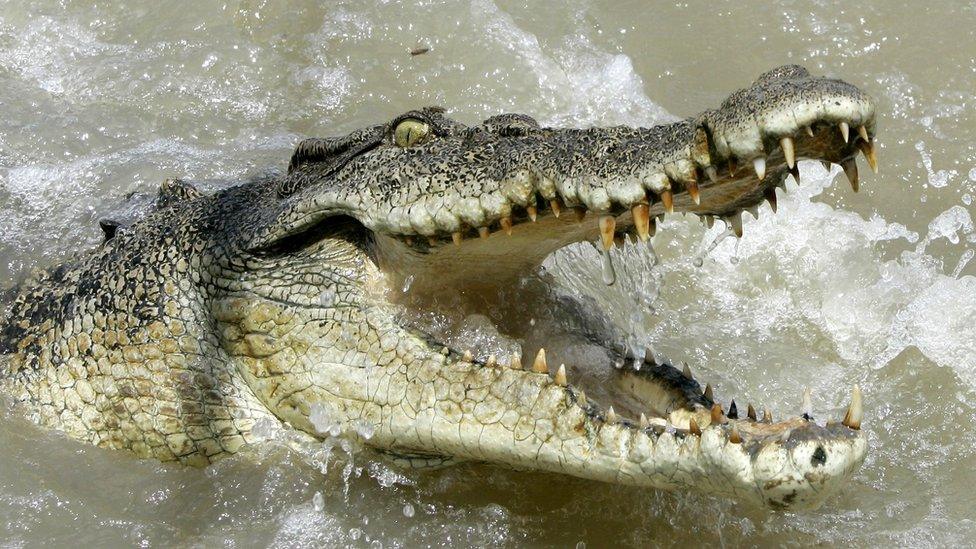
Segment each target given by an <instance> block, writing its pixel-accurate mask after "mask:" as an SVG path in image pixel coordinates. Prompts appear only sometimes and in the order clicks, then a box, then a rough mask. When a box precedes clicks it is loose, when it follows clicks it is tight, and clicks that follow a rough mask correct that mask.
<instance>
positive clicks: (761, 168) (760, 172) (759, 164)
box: [752, 156, 766, 181]
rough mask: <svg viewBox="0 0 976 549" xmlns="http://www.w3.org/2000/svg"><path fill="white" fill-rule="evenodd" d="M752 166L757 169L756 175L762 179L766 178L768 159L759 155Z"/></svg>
mask: <svg viewBox="0 0 976 549" xmlns="http://www.w3.org/2000/svg"><path fill="white" fill-rule="evenodd" d="M752 167H753V168H754V169H755V170H756V177H758V178H759V180H760V181H762V180H763V179H765V178H766V159H765V158H763V157H761V156H760V157H758V158H756V159H755V160H753V161H752Z"/></svg>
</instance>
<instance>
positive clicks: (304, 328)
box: [228, 66, 875, 508]
mask: <svg viewBox="0 0 976 549" xmlns="http://www.w3.org/2000/svg"><path fill="white" fill-rule="evenodd" d="M874 125H875V118H874V106H873V104H872V102H871V100H870V99H869V98H868V97H867V96H866V95H865V94H863V93H862V92H861V91H859V90H858V89H857V88H855V87H854V86H851V85H849V84H846V83H844V82H841V81H838V80H830V79H825V78H816V77H812V76H810V74H809V73H808V72H807V71H806V70H804V69H803V68H801V67H797V66H788V67H782V68H779V69H776V70H773V71H771V72H769V73H766V74H764V75H763V76H761V77H760V78H759V79H758V80H757V81H756V82H755V83H754V84H753V85H752V86H751V87H749V88H747V89H744V90H741V91H738V92H736V93H734V94H732V95H731V96H730V97H729V98H728V99H727V100H726V101H725V102H724V103H723V104H722V105H721V107H719V108H718V109H716V110H710V111H707V112H704V113H702V114H700V115H699V116H696V117H694V118H689V119H687V120H684V121H682V122H678V123H674V124H669V125H663V126H657V127H653V128H646V129H645V128H631V127H612V128H591V129H561V128H543V127H540V126H539V125H538V124H537V123H536V122H535V121H534V120H533V119H532V118H530V117H528V116H523V115H501V116H495V117H492V118H489V119H487V120H485V121H484V122H483V123H481V124H480V125H477V126H471V127H469V126H465V125H462V124H460V123H458V122H456V121H454V120H451V119H450V118H448V117H446V116H445V114H444V112H443V111H442V110H440V109H436V108H428V109H423V110H419V111H413V112H408V113H406V114H404V115H402V116H400V117H397V118H396V119H394V120H392V121H390V122H389V123H386V124H381V125H377V126H375V127H372V128H368V129H365V130H361V131H357V132H354V133H352V134H350V135H348V136H345V137H341V138H333V139H310V140H306V141H304V142H302V143H301V144H300V145H299V147H298V148H297V150H296V151H295V153H294V155H293V157H292V159H291V163H290V166H289V173H288V175H287V177H285V178H283V179H282V180H281V181H280V182H278V185H277V189H276V192H277V193H278V195H279V196H280V197H281V209H280V211H278V212H277V213H276V215H275V217H274V218H273V219H271V220H268V221H264V220H262V221H261V222H260V223H258V224H257V225H256V229H255V231H254V232H253V234H251V235H250V236H249V240H248V241H247V245H246V249H247V250H249V252H250V253H253V254H254V256H255V257H256V258H259V259H256V260H255V261H256V262H258V263H259V265H258V266H257V268H258V269H260V270H261V271H263V272H266V273H268V276H274V280H275V283H274V284H272V286H273V288H272V289H271V290H270V293H271V295H272V296H275V292H281V295H280V298H278V299H275V300H274V301H269V300H268V299H267V298H264V299H257V298H254V299H252V298H235V299H236V300H237V301H235V302H234V305H233V306H232V307H230V308H231V309H233V310H234V312H233V314H230V315H229V317H228V318H230V321H231V322H237V323H239V322H240V321H241V320H240V319H241V318H243V317H246V316H247V314H246V313H244V312H243V311H259V314H260V315H261V316H262V318H263V317H264V316H267V315H268V312H267V311H268V310H269V309H270V310H273V311H274V313H273V315H272V316H275V315H278V317H284V318H286V319H287V320H286V321H284V322H281V323H279V324H276V328H275V330H276V332H275V334H274V335H273V337H274V339H275V340H276V345H278V346H281V347H284V348H286V349H294V350H292V351H289V354H288V356H289V357H290V359H289V360H290V361H283V360H282V357H281V353H280V352H279V353H275V354H274V355H273V356H272V357H269V358H260V357H257V356H254V355H255V353H253V350H252V352H251V353H250V356H247V357H246V358H245V361H246V363H247V364H251V365H252V366H251V367H250V370H249V371H248V374H249V376H250V383H251V384H252V387H254V388H255V390H256V392H257V394H258V395H260V396H263V398H264V401H265V402H266V403H267V404H268V406H269V407H270V408H271V409H272V410H273V411H274V412H275V413H276V414H277V415H278V416H279V417H282V418H286V419H288V420H289V421H291V423H292V424H293V425H296V426H301V427H302V428H304V429H306V430H309V431H312V432H314V429H315V428H314V426H313V425H312V424H311V423H310V421H309V419H308V415H309V413H310V410H311V409H312V405H313V404H316V403H318V404H322V405H324V406H326V407H327V408H328V409H329V410H331V411H332V412H331V413H333V414H334V415H335V417H337V418H341V419H342V420H343V421H353V420H365V421H367V422H369V423H372V424H373V425H375V428H376V434H375V436H374V437H373V438H372V440H371V441H370V443H371V444H373V445H376V446H378V447H381V448H384V449H387V450H390V451H392V452H395V453H400V454H403V455H438V456H446V457H450V458H457V459H471V460H483V461H486V462H491V463H498V464H504V465H510V466H515V467H518V468H523V469H538V470H543V471H553V472H559V473H566V474H570V475H576V476H581V477H588V478H594V479H601V480H606V481H612V482H619V483H625V484H636V485H647V486H655V487H669V488H673V487H688V488H696V489H700V490H704V491H708V492H711V493H717V494H724V495H727V496H730V497H734V498H738V499H741V500H746V501H750V502H756V503H760V504H764V505H768V506H773V507H780V508H794V507H808V506H815V505H818V504H819V503H820V502H822V501H823V500H824V498H826V497H827V496H829V495H830V494H831V493H833V492H834V491H835V490H836V489H837V488H838V487H840V486H842V485H843V484H844V483H845V482H846V481H847V480H848V478H849V476H850V475H851V474H852V472H853V471H854V470H855V469H856V468H857V466H858V465H859V464H860V462H861V461H862V459H863V456H864V454H865V448H866V444H865V438H864V435H863V433H862V432H861V431H860V430H859V426H860V415H861V412H860V396H859V393H857V392H855V396H854V402H853V403H852V407H851V410H850V411H849V414H848V417H847V418H844V419H843V420H842V419H841V418H838V419H837V420H834V421H827V422H822V421H821V422H817V421H814V420H813V418H811V417H810V416H809V415H807V416H800V417H794V418H789V419H786V420H783V421H778V422H774V421H772V419H771V418H770V417H769V416H768V415H767V414H762V416H764V417H760V414H759V413H757V412H756V411H755V410H754V409H752V407H751V406H749V409H748V410H744V409H742V408H741V407H740V408H738V409H737V408H736V406H735V404H734V402H721V401H720V400H719V399H718V397H716V396H714V395H713V391H712V390H711V388H710V387H705V388H704V389H703V388H702V387H701V386H700V385H699V383H698V382H697V381H696V380H695V379H693V377H692V376H691V374H690V373H688V372H687V370H686V371H684V372H683V371H681V370H678V369H675V368H674V367H672V366H671V365H668V364H657V363H654V362H653V361H652V360H650V359H648V360H647V361H644V363H643V364H641V362H642V361H640V360H639V361H637V362H636V363H633V362H632V361H627V363H626V364H627V366H625V367H624V368H621V369H617V370H614V373H613V374H611V375H612V380H611V383H610V385H612V389H610V388H608V389H607V390H606V391H603V394H609V396H608V397H607V401H606V402H597V401H596V400H595V399H592V398H587V396H586V394H585V393H584V391H583V389H582V388H581V387H579V386H577V385H574V384H573V383H571V382H570V380H569V379H568V377H572V376H567V366H566V365H559V364H558V363H556V362H554V361H552V356H553V355H554V354H555V355H556V356H559V350H558V349H549V350H548V351H549V359H548V360H547V356H546V351H545V350H538V352H536V351H535V350H533V352H531V353H528V354H527V357H526V359H525V360H524V361H523V360H522V359H521V358H520V357H519V356H515V357H514V358H513V357H511V356H497V355H491V354H489V351H490V350H489V349H484V350H477V349H476V350H474V351H466V350H465V349H464V348H451V346H450V345H447V346H445V342H444V341H437V338H435V337H433V336H432V335H430V333H429V332H428V331H425V330H423V329H422V328H418V327H417V326H415V325H409V323H408V322H407V321H406V320H405V318H408V317H410V315H409V314H404V310H406V311H409V310H411V309H413V310H430V309H438V308H439V309H438V310H440V311H442V312H444V313H445V314H447V315H450V314H451V313H450V310H451V309H457V310H460V311H463V312H464V313H465V314H467V313H472V312H476V313H479V314H482V315H485V316H486V317H488V318H490V319H492V321H493V322H494V324H495V328H496V329H497V330H499V331H500V332H502V333H506V334H508V335H510V336H511V337H514V338H519V333H518V332H519V330H521V329H524V328H525V324H524V323H523V322H520V321H519V320H517V319H512V317H513V316H517V315H513V314H511V313H510V310H513V309H514V308H513V307H512V306H511V303H512V301H518V300H520V299H526V300H528V299H535V298H534V297H529V296H520V295H519V293H518V292H515V293H514V294H513V293H512V292H511V291H510V290H509V289H510V288H511V287H513V286H517V284H515V279H517V278H518V277H520V276H523V275H524V274H526V273H530V272H532V271H533V270H534V268H535V267H537V266H538V265H539V264H540V262H541V261H542V260H543V259H544V258H545V257H546V256H547V255H548V254H550V253H552V252H553V251H555V250H557V249H558V248H560V247H562V246H565V245H567V244H570V243H573V242H578V241H583V240H591V241H597V242H599V243H600V244H599V246H601V247H602V248H603V249H604V250H608V249H609V248H611V247H612V246H614V241H615V237H616V238H619V236H620V235H621V234H624V233H632V234H633V235H634V237H635V238H636V239H639V240H642V241H647V240H648V239H649V237H650V236H651V235H653V234H654V231H655V221H656V219H658V218H659V217H661V216H664V215H665V214H667V213H671V212H679V211H680V212H690V213H693V214H696V215H699V216H702V217H704V218H706V219H707V220H713V219H714V218H721V219H723V220H725V221H726V222H727V223H728V224H729V225H730V227H731V228H732V230H734V231H735V232H736V233H739V234H741V230H742V229H741V218H740V216H741V212H742V211H743V210H749V209H751V208H754V207H756V206H757V205H759V204H760V203H761V202H763V201H764V200H768V201H770V202H771V203H772V205H773V207H774V208H775V197H776V190H777V187H782V186H783V183H784V181H785V179H786V177H787V176H788V175H789V174H790V173H793V174H794V176H796V177H798V175H799V174H798V172H797V168H796V162H797V161H798V160H799V159H818V160H822V161H825V162H832V163H837V164H840V165H842V166H843V167H844V170H845V172H846V173H847V174H848V176H849V177H850V178H851V182H852V184H853V185H854V187H855V190H856V187H857V166H856V163H855V155H856V154H857V153H858V152H859V151H860V152H863V153H864V154H865V156H866V157H867V159H868V162H869V163H870V164H871V166H872V167H874V162H875V160H874V151H873V135H874ZM340 236H341V238H342V243H341V245H339V244H337V240H336V239H337V238H340ZM604 257H605V261H606V264H605V278H606V280H605V281H606V282H607V283H613V282H614V276H613V266H612V264H611V263H610V259H609V257H610V256H609V254H607V253H605V256H604ZM323 266H327V271H328V272H329V273H330V274H329V275H327V276H323V272H324V271H323ZM272 274H273V275H272ZM337 279H338V280H342V281H343V283H342V284H339V285H338V286H335V285H334V282H335V280H337ZM404 281H409V283H408V284H409V286H410V289H409V291H407V292H406V296H404V293H403V292H401V291H400V290H399V289H400V288H401V286H403V285H404ZM282 288H284V289H282ZM332 288H335V289H336V291H337V292H338V293H337V294H335V295H333V293H332ZM526 291H529V290H526ZM323 292H325V295H326V302H329V303H330V304H333V307H334V308H330V309H328V310H323V309H322V308H321V307H320V306H319V303H320V300H321V295H322V293H323ZM321 318H325V319H326V320H325V321H322V320H320V319H321ZM339 319H341V320H339ZM343 338H346V339H345V340H344V339H343ZM346 340H347V341H348V343H342V342H343V341H346ZM337 342H338V343H337ZM242 354H243V355H247V354H248V353H247V352H246V351H245V352H244V353H242ZM608 355H610V356H612V352H608ZM549 362H552V365H550V364H549ZM610 364H611V362H610V361H608V362H607V364H606V365H605V366H606V367H607V368H610ZM633 364H636V365H633ZM553 366H558V368H556V367H553ZM576 366H577V365H574V364H570V365H569V370H570V371H573V370H574V369H575V368H576ZM296 368H297V370H298V371H296ZM274 372H277V373H274ZM282 383H283V384H287V385H288V386H289V387H288V389H287V390H282V389H280V388H279V389H272V387H277V385H278V384H282Z"/></svg>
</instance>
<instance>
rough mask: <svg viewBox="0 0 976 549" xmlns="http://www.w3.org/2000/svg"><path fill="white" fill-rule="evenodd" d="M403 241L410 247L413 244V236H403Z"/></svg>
mask: <svg viewBox="0 0 976 549" xmlns="http://www.w3.org/2000/svg"><path fill="white" fill-rule="evenodd" d="M403 243H404V244H406V245H407V246H411V247H412V246H413V237H412V236H409V235H408V236H405V237H403Z"/></svg>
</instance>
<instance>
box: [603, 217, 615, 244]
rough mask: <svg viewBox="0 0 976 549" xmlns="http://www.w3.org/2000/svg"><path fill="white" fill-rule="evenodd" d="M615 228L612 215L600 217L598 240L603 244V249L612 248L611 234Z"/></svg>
mask: <svg viewBox="0 0 976 549" xmlns="http://www.w3.org/2000/svg"><path fill="white" fill-rule="evenodd" d="M616 227H617V220H616V219H615V218H614V217H613V216H612V215H603V216H600V240H601V241H602V242H603V249H604V250H609V249H610V248H613V233H614V231H615V230H616Z"/></svg>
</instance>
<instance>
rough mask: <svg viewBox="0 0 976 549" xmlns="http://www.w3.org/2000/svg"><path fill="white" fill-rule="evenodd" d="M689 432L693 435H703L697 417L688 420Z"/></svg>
mask: <svg viewBox="0 0 976 549" xmlns="http://www.w3.org/2000/svg"><path fill="white" fill-rule="evenodd" d="M688 432H689V433H691V434H693V435H698V436H701V427H699V426H698V422H697V421H695V418H691V419H689V420H688Z"/></svg>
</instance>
